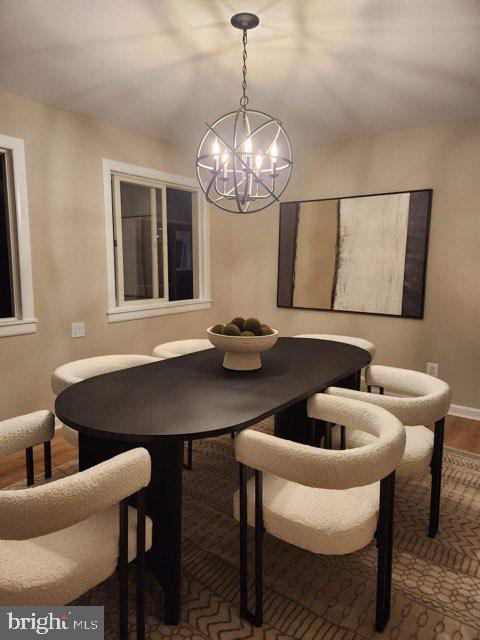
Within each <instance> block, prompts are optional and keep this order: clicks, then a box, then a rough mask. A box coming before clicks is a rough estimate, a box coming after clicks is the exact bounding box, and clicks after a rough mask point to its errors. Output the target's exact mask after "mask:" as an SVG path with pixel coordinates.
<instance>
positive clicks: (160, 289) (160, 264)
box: [155, 189, 165, 298]
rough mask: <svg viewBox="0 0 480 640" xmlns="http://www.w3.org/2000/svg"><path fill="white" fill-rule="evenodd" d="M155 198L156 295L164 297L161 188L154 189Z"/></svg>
mask: <svg viewBox="0 0 480 640" xmlns="http://www.w3.org/2000/svg"><path fill="white" fill-rule="evenodd" d="M155 198H156V202H157V268H158V297H159V298H163V297H165V293H164V286H163V285H164V280H163V277H164V276H163V226H162V220H163V215H162V214H163V204H162V190H161V189H155Z"/></svg>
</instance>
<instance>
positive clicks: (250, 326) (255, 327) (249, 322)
mask: <svg viewBox="0 0 480 640" xmlns="http://www.w3.org/2000/svg"><path fill="white" fill-rule="evenodd" d="M243 330H244V331H251V332H252V333H254V334H255V335H256V336H259V335H261V330H262V325H261V323H260V320H257V318H247V319H246V320H245V325H244V327H243Z"/></svg>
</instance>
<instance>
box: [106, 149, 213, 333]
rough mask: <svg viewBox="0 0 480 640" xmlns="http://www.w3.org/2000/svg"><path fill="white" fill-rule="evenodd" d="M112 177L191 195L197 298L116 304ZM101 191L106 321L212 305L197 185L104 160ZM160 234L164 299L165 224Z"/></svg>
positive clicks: (204, 215)
mask: <svg viewBox="0 0 480 640" xmlns="http://www.w3.org/2000/svg"><path fill="white" fill-rule="evenodd" d="M116 175H120V176H121V178H122V180H123V179H125V180H127V181H131V182H133V183H135V184H146V185H147V186H156V187H157V188H161V187H178V188H180V189H185V190H187V191H191V192H192V193H193V206H194V209H196V214H197V215H194V216H193V230H192V231H193V252H194V259H195V263H196V265H197V268H198V274H197V278H195V279H194V295H197V296H198V297H196V298H194V299H192V300H172V301H170V300H168V297H165V298H161V299H156V300H145V301H141V302H139V301H137V300H127V301H125V302H123V303H122V304H119V303H118V295H117V293H118V292H117V286H116V277H115V245H114V242H115V229H114V218H115V211H114V203H113V198H112V176H116ZM103 188H104V201H105V229H106V242H107V246H106V249H107V295H108V309H107V317H108V321H109V322H123V321H125V320H135V319H138V318H150V317H153V316H162V315H169V314H172V313H186V312H189V311H201V310H204V309H209V308H210V307H211V306H212V300H211V298H210V226H209V217H208V209H207V206H206V203H205V198H204V196H203V193H202V191H201V189H200V187H199V186H198V184H197V182H196V181H195V180H194V179H192V178H186V177H184V176H177V175H174V174H172V173H166V172H164V171H157V170H155V169H149V168H147V167H140V166H137V165H133V164H127V163H125V162H118V161H117V160H109V159H104V160H103ZM165 195H166V189H163V191H162V197H163V199H164V202H163V205H164V206H163V209H164V211H166V207H165V205H166V203H165ZM162 233H163V234H164V235H163V243H162V246H163V251H164V292H165V296H168V263H167V261H166V251H167V242H166V241H167V237H166V234H167V228H166V225H162ZM117 240H118V239H117ZM118 249H119V247H117V250H118ZM120 250H121V247H120ZM119 253H120V254H121V251H119ZM119 262H120V261H119ZM119 277H120V274H119ZM165 281H166V286H165Z"/></svg>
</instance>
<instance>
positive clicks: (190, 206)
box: [104, 160, 211, 322]
mask: <svg viewBox="0 0 480 640" xmlns="http://www.w3.org/2000/svg"><path fill="white" fill-rule="evenodd" d="M104 182H105V202H106V211H105V213H106V223H107V243H108V245H107V253H108V260H109V265H108V278H109V310H108V316H109V320H110V321H111V322H117V321H119V320H131V319H133V318H143V317H148V316H152V315H162V314H166V313H180V312H185V311H195V310H197V309H206V308H208V307H210V304H211V302H210V300H209V297H208V296H209V272H208V255H207V251H208V224H207V219H206V212H205V210H204V205H203V202H204V201H203V197H202V195H201V193H200V192H199V190H198V188H197V186H196V184H195V183H194V181H193V180H191V179H188V178H182V177H180V176H173V175H171V174H165V173H163V172H158V171H153V170H151V169H145V168H141V167H135V166H132V165H125V164H123V163H118V162H114V161H111V160H104Z"/></svg>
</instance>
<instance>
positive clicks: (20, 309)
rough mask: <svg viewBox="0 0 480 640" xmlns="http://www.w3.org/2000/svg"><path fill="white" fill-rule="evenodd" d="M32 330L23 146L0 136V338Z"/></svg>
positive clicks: (21, 141) (33, 319)
mask: <svg viewBox="0 0 480 640" xmlns="http://www.w3.org/2000/svg"><path fill="white" fill-rule="evenodd" d="M36 326H37V321H36V319H35V317H34V312H33V290H32V272H31V257H30V230H29V223H28V202H27V187H26V174H25V151H24V144H23V140H18V139H17V138H10V137H8V136H3V135H0V337H1V336H11V335H17V334H21V333H33V332H34V331H36Z"/></svg>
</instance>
